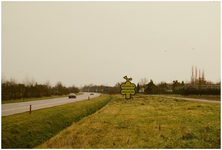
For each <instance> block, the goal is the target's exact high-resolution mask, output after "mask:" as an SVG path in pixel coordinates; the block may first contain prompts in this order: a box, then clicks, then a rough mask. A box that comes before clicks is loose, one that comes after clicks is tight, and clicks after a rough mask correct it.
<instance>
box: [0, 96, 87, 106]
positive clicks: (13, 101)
mask: <svg viewBox="0 0 222 150" xmlns="http://www.w3.org/2000/svg"><path fill="white" fill-rule="evenodd" d="M81 94H83V93H77V94H76V95H81ZM61 97H68V95H60V96H58V95H54V96H49V97H39V98H25V99H12V100H2V104H7V103H18V102H27V101H37V100H45V99H53V98H61Z"/></svg>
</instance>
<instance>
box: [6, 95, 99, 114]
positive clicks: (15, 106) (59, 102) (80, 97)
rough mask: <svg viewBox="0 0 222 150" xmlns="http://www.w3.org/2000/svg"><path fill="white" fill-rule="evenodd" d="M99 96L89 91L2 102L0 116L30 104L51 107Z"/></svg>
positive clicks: (12, 112)
mask: <svg viewBox="0 0 222 150" xmlns="http://www.w3.org/2000/svg"><path fill="white" fill-rule="evenodd" d="M98 96H100V94H99V93H94V95H90V93H86V92H85V93H84V94H82V95H77V97H76V98H70V99H69V98H68V96H67V97H63V98H54V99H47V100H38V101H28V102H20V103H10V104H2V116H9V115H13V114H17V113H22V112H26V111H29V110H30V105H31V109H32V110H37V109H42V108H47V107H53V106H58V105H63V104H67V103H73V102H77V101H82V100H86V99H88V97H90V99H91V98H94V97H98Z"/></svg>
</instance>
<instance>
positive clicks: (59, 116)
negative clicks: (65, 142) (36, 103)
mask: <svg viewBox="0 0 222 150" xmlns="http://www.w3.org/2000/svg"><path fill="white" fill-rule="evenodd" d="M111 100H112V96H109V95H102V96H100V97H97V98H92V99H90V100H84V101H79V102H75V103H69V104H65V105H60V106H55V107H51V108H45V109H40V110H34V111H32V114H29V113H28V112H26V113H21V114H16V115H11V116H5V117H2V148H34V147H36V146H38V145H40V144H42V143H43V142H45V141H47V140H48V139H50V138H51V137H53V136H54V135H56V134H57V133H59V132H60V131H61V130H63V129H65V128H67V127H68V126H70V125H71V124H73V123H75V122H77V121H79V120H81V119H82V118H84V117H86V116H88V115H90V114H93V113H94V112H96V111H97V110H99V109H101V108H102V107H103V106H104V105H106V104H107V103H108V102H109V101H111Z"/></svg>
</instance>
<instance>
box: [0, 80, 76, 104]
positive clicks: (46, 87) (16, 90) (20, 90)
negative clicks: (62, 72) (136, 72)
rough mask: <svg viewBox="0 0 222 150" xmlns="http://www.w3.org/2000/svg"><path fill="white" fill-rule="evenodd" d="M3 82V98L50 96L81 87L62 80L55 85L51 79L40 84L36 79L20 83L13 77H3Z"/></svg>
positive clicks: (73, 90) (72, 91) (71, 91)
mask: <svg viewBox="0 0 222 150" xmlns="http://www.w3.org/2000/svg"><path fill="white" fill-rule="evenodd" d="M1 84H2V93H1V94H2V95H1V96H2V100H11V99H24V98H38V97H49V96H53V95H65V94H69V93H78V92H79V89H78V88H77V87H75V86H74V85H73V86H71V87H66V86H64V85H63V84H62V83H61V82H60V81H59V82H57V83H56V85H55V86H54V87H53V86H51V85H50V83H49V81H47V82H46V83H45V84H38V83H37V82H35V80H34V79H32V80H29V79H28V78H26V79H25V80H24V82H23V83H18V82H17V81H16V80H15V79H13V78H11V79H10V80H6V79H5V78H4V77H3V78H2V82H1Z"/></svg>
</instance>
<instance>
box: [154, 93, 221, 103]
mask: <svg viewBox="0 0 222 150" xmlns="http://www.w3.org/2000/svg"><path fill="white" fill-rule="evenodd" d="M152 96H160V97H168V98H175V99H182V100H189V101H199V102H207V103H220V101H214V100H206V99H196V98H183V97H171V96H163V95H152Z"/></svg>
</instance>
